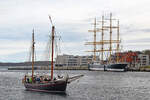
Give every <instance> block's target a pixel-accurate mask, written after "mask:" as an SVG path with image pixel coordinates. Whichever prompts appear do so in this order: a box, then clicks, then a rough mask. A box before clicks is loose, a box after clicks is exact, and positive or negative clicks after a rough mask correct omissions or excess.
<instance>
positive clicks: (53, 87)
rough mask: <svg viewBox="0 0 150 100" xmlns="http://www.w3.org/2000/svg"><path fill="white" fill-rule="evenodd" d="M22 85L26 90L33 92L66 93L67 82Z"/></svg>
mask: <svg viewBox="0 0 150 100" xmlns="http://www.w3.org/2000/svg"><path fill="white" fill-rule="evenodd" d="M24 85H25V88H26V89H27V90H33V91H43V92H50V91H66V87H67V82H66V81H57V82H50V83H40V84H36V83H32V84H31V83H24Z"/></svg>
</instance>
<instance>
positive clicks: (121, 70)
mask: <svg viewBox="0 0 150 100" xmlns="http://www.w3.org/2000/svg"><path fill="white" fill-rule="evenodd" d="M106 70H107V71H120V72H123V71H125V70H124V69H112V68H106Z"/></svg>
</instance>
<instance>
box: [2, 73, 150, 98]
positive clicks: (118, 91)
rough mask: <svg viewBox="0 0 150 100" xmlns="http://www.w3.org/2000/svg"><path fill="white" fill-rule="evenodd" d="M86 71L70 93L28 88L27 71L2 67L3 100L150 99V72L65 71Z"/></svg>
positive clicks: (75, 82) (73, 84)
mask: <svg viewBox="0 0 150 100" xmlns="http://www.w3.org/2000/svg"><path fill="white" fill-rule="evenodd" d="M61 73H68V74H69V75H71V76H73V75H79V74H84V75H85V76H84V77H82V78H81V79H80V80H79V81H74V82H72V83H71V84H69V85H68V87H67V91H66V94H54V93H42V92H31V91H26V90H25V88H24V86H23V84H22V82H21V79H22V77H23V76H24V74H25V71H19V72H18V71H7V70H1V71H0V100H150V96H149V95H150V73H149V72H125V73H124V72H97V71H61Z"/></svg>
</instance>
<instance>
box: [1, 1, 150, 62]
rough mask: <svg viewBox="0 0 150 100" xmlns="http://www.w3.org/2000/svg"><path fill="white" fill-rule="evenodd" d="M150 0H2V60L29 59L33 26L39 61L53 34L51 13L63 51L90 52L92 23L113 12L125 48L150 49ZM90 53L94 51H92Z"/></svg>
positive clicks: (73, 52) (81, 53)
mask: <svg viewBox="0 0 150 100" xmlns="http://www.w3.org/2000/svg"><path fill="white" fill-rule="evenodd" d="M149 4H150V1H149V0H1V1H0V62H22V61H27V60H28V55H29V49H30V45H31V35H32V29H33V28H34V29H35V40H36V54H37V57H36V58H37V60H42V59H43V57H42V55H43V52H44V49H45V48H46V47H45V46H46V43H47V40H48V34H50V30H51V28H50V27H51V25H50V21H49V19H48V15H51V17H52V19H53V22H54V24H55V26H56V31H57V32H58V33H59V34H60V35H61V36H62V40H63V41H62V44H63V45H62V46H61V49H62V50H61V54H63V53H64V54H74V55H88V53H86V52H84V51H86V50H87V49H89V47H87V46H85V45H84V43H85V41H90V40H88V39H89V37H90V36H92V33H88V29H90V28H92V26H91V22H93V18H95V17H97V19H99V20H100V18H101V16H102V15H108V14H109V13H110V12H112V14H113V17H114V18H117V19H119V20H120V34H121V39H122V45H123V48H124V50H125V51H126V50H144V49H149V48H150V6H149ZM89 54H91V53H89Z"/></svg>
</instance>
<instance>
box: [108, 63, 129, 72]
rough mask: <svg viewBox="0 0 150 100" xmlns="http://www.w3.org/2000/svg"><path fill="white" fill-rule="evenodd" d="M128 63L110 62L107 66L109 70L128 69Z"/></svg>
mask: <svg viewBox="0 0 150 100" xmlns="http://www.w3.org/2000/svg"><path fill="white" fill-rule="evenodd" d="M126 69H127V64H121V63H119V64H109V65H107V67H106V70H107V71H126Z"/></svg>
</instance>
